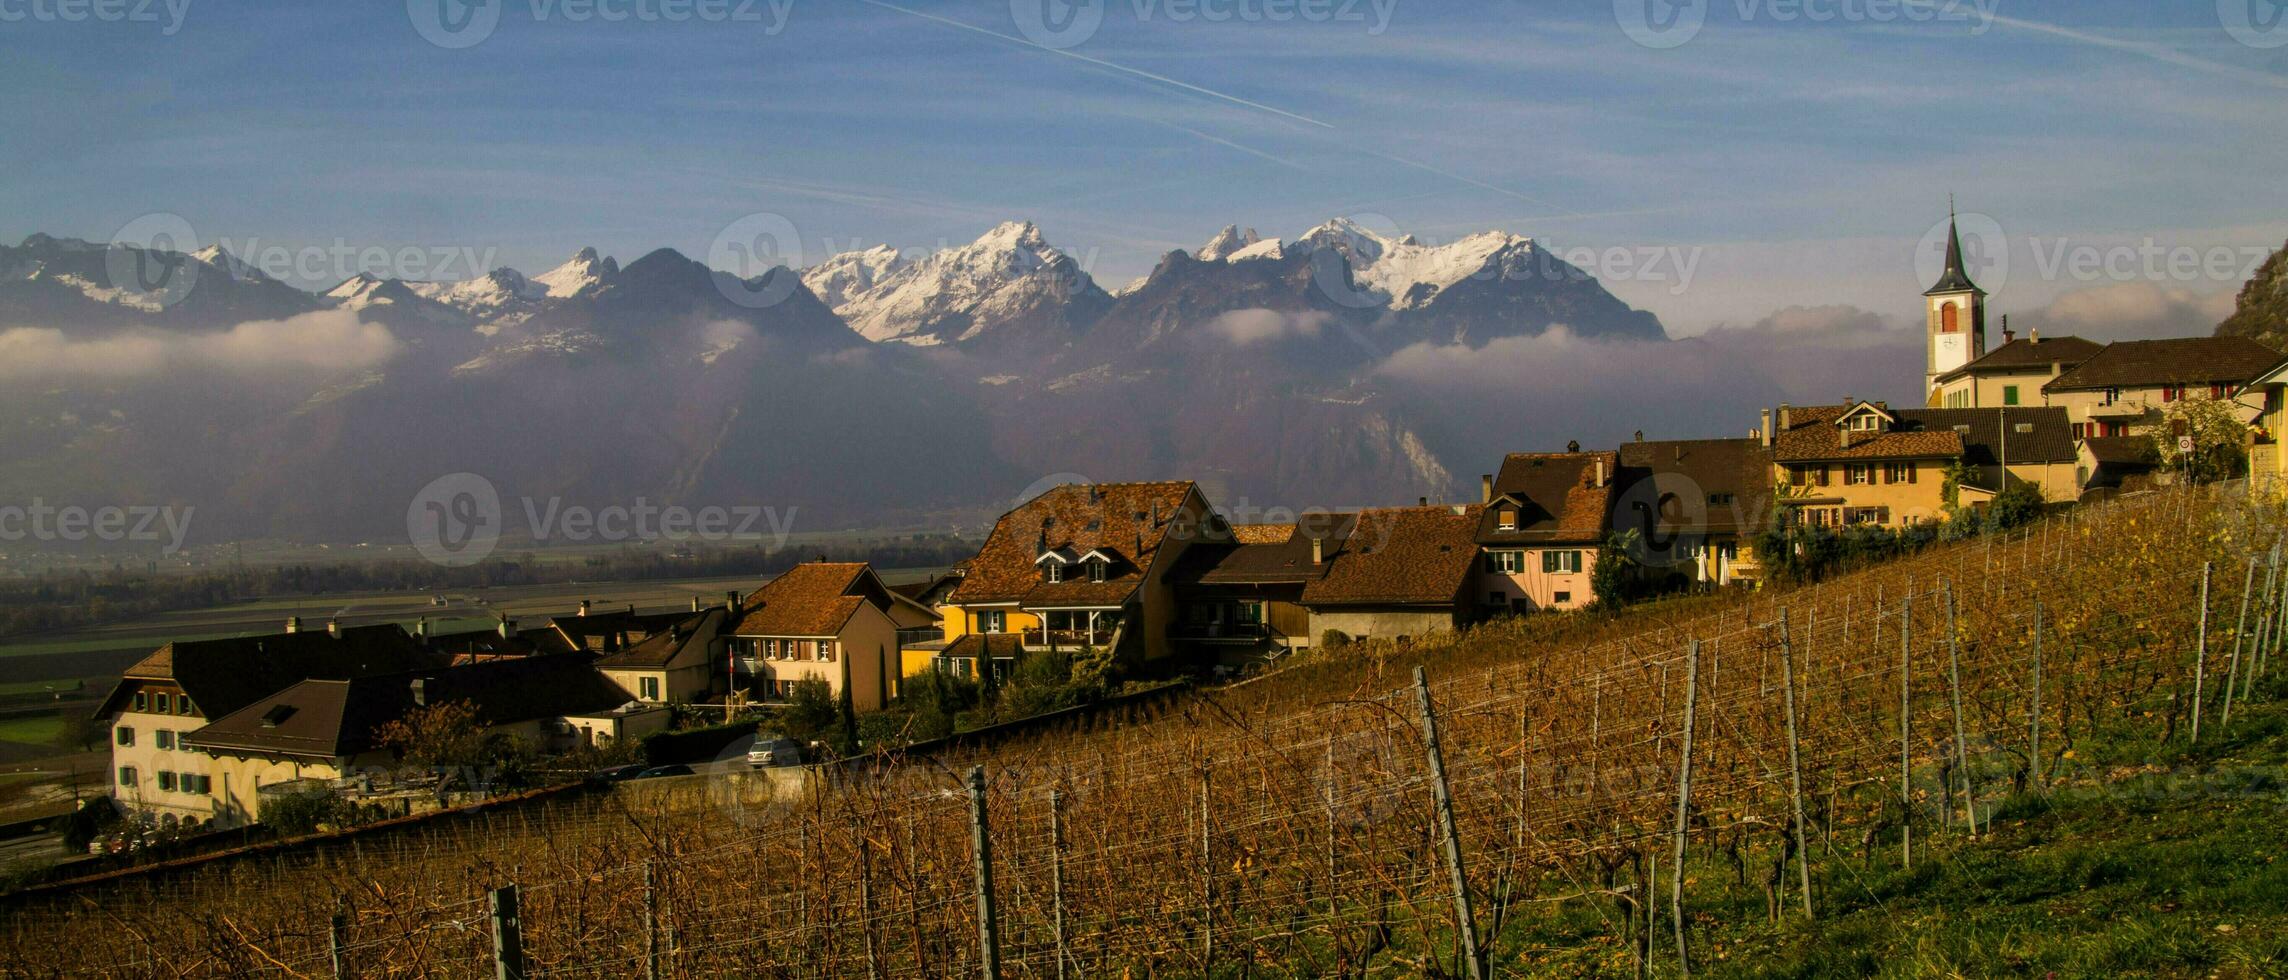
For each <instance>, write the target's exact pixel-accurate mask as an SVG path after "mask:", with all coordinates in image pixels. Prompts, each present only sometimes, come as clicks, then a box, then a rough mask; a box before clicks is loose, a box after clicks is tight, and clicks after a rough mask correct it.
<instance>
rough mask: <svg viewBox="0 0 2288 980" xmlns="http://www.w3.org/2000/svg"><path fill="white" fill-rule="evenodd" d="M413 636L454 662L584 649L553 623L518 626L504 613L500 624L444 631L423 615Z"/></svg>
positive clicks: (416, 624) (417, 640)
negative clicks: (451, 631)
mask: <svg viewBox="0 0 2288 980" xmlns="http://www.w3.org/2000/svg"><path fill="white" fill-rule="evenodd" d="M413 639H414V641H415V642H417V643H420V644H421V645H423V646H426V647H428V648H429V649H431V650H434V651H436V652H438V653H439V654H442V655H444V656H445V657H446V658H447V662H449V663H452V664H454V665H456V666H458V665H464V664H474V663H483V662H485V661H487V660H503V659H507V658H511V657H536V656H547V655H550V654H558V653H572V652H575V651H578V650H581V649H583V648H582V646H581V645H580V644H579V643H578V642H577V641H575V640H573V638H572V637H571V635H570V634H568V633H566V632H564V631H563V630H562V629H559V628H557V626H556V625H555V624H553V623H551V624H549V625H547V626H542V627H539V628H537V629H534V628H529V627H527V628H519V627H518V626H517V621H516V620H514V619H508V618H505V617H504V618H502V620H501V621H500V625H498V626H496V627H494V628H492V629H482V630H464V631H461V632H457V633H445V632H439V631H438V630H437V629H436V627H434V626H432V625H430V623H429V619H428V617H426V616H425V617H422V618H421V620H420V621H419V622H416V623H414V624H413Z"/></svg>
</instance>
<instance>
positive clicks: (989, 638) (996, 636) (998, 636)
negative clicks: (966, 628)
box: [939, 633, 1025, 660]
mask: <svg viewBox="0 0 2288 980" xmlns="http://www.w3.org/2000/svg"><path fill="white" fill-rule="evenodd" d="M1024 652H1025V643H1024V638H1022V637H1020V636H1018V635H1017V634H1015V633H970V634H968V635H966V636H962V637H960V638H958V639H956V640H954V641H953V642H952V643H948V644H946V646H945V650H944V652H942V653H940V654H939V656H941V657H967V658H970V659H972V660H974V659H976V658H977V657H978V655H979V654H984V655H986V656H989V657H994V658H1006V657H1016V656H1019V655H1022V654H1023V653H1024Z"/></svg>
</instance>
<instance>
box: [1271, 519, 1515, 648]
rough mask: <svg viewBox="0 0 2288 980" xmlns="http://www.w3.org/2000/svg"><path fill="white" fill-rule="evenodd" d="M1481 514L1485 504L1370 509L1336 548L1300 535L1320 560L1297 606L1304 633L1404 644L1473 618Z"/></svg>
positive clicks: (1330, 542) (1476, 606) (1476, 608)
mask: <svg viewBox="0 0 2288 980" xmlns="http://www.w3.org/2000/svg"><path fill="white" fill-rule="evenodd" d="M1485 511H1486V507H1485V506H1484V505H1482V504H1466V505H1456V506H1442V505H1424V506H1416V507H1382V508H1370V509H1367V510H1362V511H1359V512H1358V513H1357V515H1355V517H1354V518H1353V519H1352V520H1350V521H1349V522H1348V523H1347V525H1346V526H1344V528H1343V530H1344V533H1343V534H1342V536H1341V537H1340V539H1339V542H1338V541H1337V540H1336V539H1334V538H1332V537H1329V538H1325V539H1321V538H1315V537H1305V539H1304V540H1305V542H1306V544H1307V546H1309V547H1313V548H1315V549H1317V551H1316V554H1317V555H1318V557H1320V558H1321V561H1319V562H1318V563H1317V565H1318V567H1317V569H1316V576H1315V577H1314V578H1313V579H1311V580H1310V581H1308V582H1306V583H1305V584H1304V586H1303V590H1302V594H1301V597H1300V603H1299V604H1300V605H1301V606H1302V607H1303V608H1304V609H1305V610H1308V611H1309V613H1310V629H1309V631H1308V632H1309V634H1310V635H1311V636H1314V637H1325V636H1327V635H1328V634H1330V633H1340V634H1342V635H1344V636H1347V637H1349V638H1351V639H1354V640H1373V639H1406V638H1410V637H1418V636H1426V635H1429V634H1431V633H1442V632H1447V631H1450V630H1454V629H1457V628H1460V627H1461V626H1464V625H1467V624H1468V623H1470V622H1472V621H1474V620H1475V619H1477V618H1478V616H1479V614H1480V611H1481V607H1480V605H1479V603H1478V601H1477V598H1476V586H1477V579H1478V575H1477V571H1476V570H1477V567H1478V563H1479V553H1478V547H1477V537H1478V532H1479V529H1480V526H1481V525H1482V523H1483V518H1484V516H1485ZM1290 540H1292V539H1290ZM1330 546H1332V550H1331V551H1330V550H1329V549H1330ZM1269 615H1276V610H1275V609H1273V610H1272V611H1271V612H1269V613H1267V618H1268V616H1269Z"/></svg>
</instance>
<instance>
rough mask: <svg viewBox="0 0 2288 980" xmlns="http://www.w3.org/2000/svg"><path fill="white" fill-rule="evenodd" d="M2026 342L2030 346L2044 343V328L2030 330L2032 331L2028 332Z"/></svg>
mask: <svg viewBox="0 0 2288 980" xmlns="http://www.w3.org/2000/svg"><path fill="white" fill-rule="evenodd" d="M2026 342H2027V343H2029V344H2039V343H2041V342H2042V328H2040V327H2033V328H2030V329H2028V330H2027V331H2026Z"/></svg>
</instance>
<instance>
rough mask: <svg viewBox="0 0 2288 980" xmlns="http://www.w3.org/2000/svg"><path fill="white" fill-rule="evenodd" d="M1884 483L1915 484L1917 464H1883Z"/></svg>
mask: <svg viewBox="0 0 2288 980" xmlns="http://www.w3.org/2000/svg"><path fill="white" fill-rule="evenodd" d="M1883 482H1885V483H1913V482H1915V464H1913V463H1884V464H1883Z"/></svg>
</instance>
